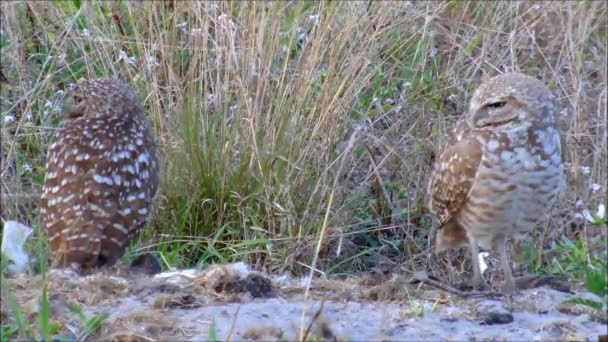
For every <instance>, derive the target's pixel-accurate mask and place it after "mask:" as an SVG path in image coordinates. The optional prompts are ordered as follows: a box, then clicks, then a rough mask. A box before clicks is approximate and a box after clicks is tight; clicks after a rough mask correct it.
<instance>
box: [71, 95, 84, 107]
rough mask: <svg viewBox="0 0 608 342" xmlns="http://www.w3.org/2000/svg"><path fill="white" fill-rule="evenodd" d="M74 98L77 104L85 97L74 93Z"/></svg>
mask: <svg viewBox="0 0 608 342" xmlns="http://www.w3.org/2000/svg"><path fill="white" fill-rule="evenodd" d="M73 99H74V104H76V105H78V104H80V103H81V102H82V101H84V98H83V97H82V96H80V95H74V97H73Z"/></svg>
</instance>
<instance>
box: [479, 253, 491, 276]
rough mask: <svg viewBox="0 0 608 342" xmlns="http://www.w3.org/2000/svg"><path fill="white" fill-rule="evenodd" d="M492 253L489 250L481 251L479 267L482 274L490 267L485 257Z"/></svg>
mask: <svg viewBox="0 0 608 342" xmlns="http://www.w3.org/2000/svg"><path fill="white" fill-rule="evenodd" d="M488 255H490V254H489V253H488V252H480V253H479V255H477V257H478V258H479V269H480V270H481V274H483V272H485V271H486V270H487V269H488V265H487V264H486V261H485V259H484V258H487V257H488Z"/></svg>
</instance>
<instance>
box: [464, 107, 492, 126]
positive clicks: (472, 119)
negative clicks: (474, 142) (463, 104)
mask: <svg viewBox="0 0 608 342" xmlns="http://www.w3.org/2000/svg"><path fill="white" fill-rule="evenodd" d="M470 113H472V114H470V115H469V122H468V123H469V126H470V127H471V128H474V127H476V126H477V123H478V122H479V121H480V120H483V119H485V118H487V117H488V111H486V110H481V108H471V110H470Z"/></svg>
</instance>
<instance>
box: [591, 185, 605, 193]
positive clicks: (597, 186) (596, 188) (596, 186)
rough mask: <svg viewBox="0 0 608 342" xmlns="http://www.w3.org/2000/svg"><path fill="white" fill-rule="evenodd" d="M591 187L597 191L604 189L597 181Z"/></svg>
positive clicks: (593, 190)
mask: <svg viewBox="0 0 608 342" xmlns="http://www.w3.org/2000/svg"><path fill="white" fill-rule="evenodd" d="M589 187H590V188H591V191H592V192H596V191H599V190H601V189H602V186H601V185H599V184H597V183H593V184H591V185H590V186H589Z"/></svg>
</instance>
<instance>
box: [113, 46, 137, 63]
mask: <svg viewBox="0 0 608 342" xmlns="http://www.w3.org/2000/svg"><path fill="white" fill-rule="evenodd" d="M120 61H125V62H126V63H127V64H129V65H135V63H136V62H137V58H135V57H129V56H128V55H127V53H126V52H124V51H123V50H120V52H119V53H118V60H116V62H120Z"/></svg>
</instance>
